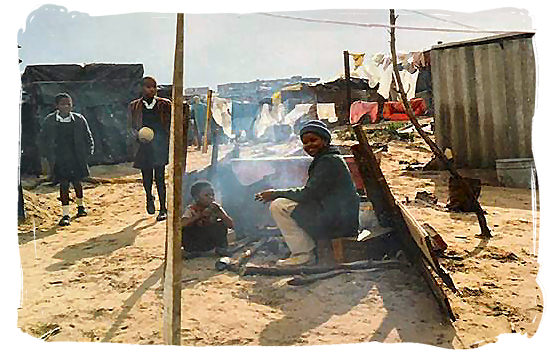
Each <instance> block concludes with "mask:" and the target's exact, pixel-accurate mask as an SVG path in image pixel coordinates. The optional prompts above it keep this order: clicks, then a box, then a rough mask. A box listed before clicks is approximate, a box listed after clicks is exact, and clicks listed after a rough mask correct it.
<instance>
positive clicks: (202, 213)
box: [181, 181, 233, 255]
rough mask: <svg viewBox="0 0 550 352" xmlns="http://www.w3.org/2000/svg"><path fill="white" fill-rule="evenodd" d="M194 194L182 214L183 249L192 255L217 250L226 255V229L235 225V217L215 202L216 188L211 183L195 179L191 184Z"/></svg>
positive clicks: (192, 193)
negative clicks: (191, 201) (232, 217)
mask: <svg viewBox="0 0 550 352" xmlns="http://www.w3.org/2000/svg"><path fill="white" fill-rule="evenodd" d="M191 196H192V197H193V201H194V202H193V204H191V205H189V206H188V207H187V209H186V210H185V212H184V214H183V217H182V224H181V225H182V228H183V236H182V244H183V248H184V249H185V251H186V252H188V253H191V254H197V253H200V252H208V251H211V250H215V251H216V253H218V254H221V255H224V253H225V251H224V249H225V248H227V230H228V229H231V228H233V219H231V218H230V217H229V216H228V215H227V213H226V212H225V210H224V209H223V208H222V207H221V206H220V205H219V204H217V203H216V202H215V201H214V200H215V199H214V188H213V187H212V184H211V183H210V182H208V181H197V182H195V183H194V184H193V185H192V186H191Z"/></svg>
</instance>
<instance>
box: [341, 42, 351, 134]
mask: <svg viewBox="0 0 550 352" xmlns="http://www.w3.org/2000/svg"><path fill="white" fill-rule="evenodd" d="M344 75H345V78H346V109H345V110H344V112H345V114H346V115H345V116H344V117H343V118H342V119H341V120H340V124H342V125H344V124H346V123H347V121H349V116H350V110H351V84H350V73H349V52H348V51H347V50H346V51H344Z"/></svg>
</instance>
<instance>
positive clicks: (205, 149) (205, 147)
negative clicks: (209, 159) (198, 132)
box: [202, 89, 212, 153]
mask: <svg viewBox="0 0 550 352" xmlns="http://www.w3.org/2000/svg"><path fill="white" fill-rule="evenodd" d="M211 117H212V90H210V89H208V94H207V95H206V121H205V122H204V138H203V140H202V141H203V145H202V152H203V153H206V152H208V130H209V128H210V118H211Z"/></svg>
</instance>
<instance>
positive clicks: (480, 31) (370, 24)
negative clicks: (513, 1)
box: [258, 12, 518, 34]
mask: <svg viewBox="0 0 550 352" xmlns="http://www.w3.org/2000/svg"><path fill="white" fill-rule="evenodd" d="M258 14H259V15H263V16H269V17H277V18H283V19H288V20H296V21H303V22H312V23H327V24H338V25H344V26H354V27H366V28H391V27H395V28H396V29H404V30H410V31H427V32H451V33H491V34H506V33H518V31H504V30H500V31H495V30H482V29H453V28H436V27H412V26H392V25H389V24H379V23H359V22H346V21H336V20H318V19H314V18H304V17H294V16H287V15H276V14H273V13H267V12H260V13H258Z"/></svg>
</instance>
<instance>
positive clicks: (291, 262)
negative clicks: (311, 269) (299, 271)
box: [276, 253, 315, 267]
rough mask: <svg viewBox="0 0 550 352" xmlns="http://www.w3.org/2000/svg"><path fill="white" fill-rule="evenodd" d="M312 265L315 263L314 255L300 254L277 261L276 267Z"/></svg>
mask: <svg viewBox="0 0 550 352" xmlns="http://www.w3.org/2000/svg"><path fill="white" fill-rule="evenodd" d="M313 263H315V255H314V254H313V253H300V254H296V255H291V256H290V257H288V258H287V259H279V260H278V261H277V264H276V265H277V266H279V267H288V266H298V265H308V264H313Z"/></svg>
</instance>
